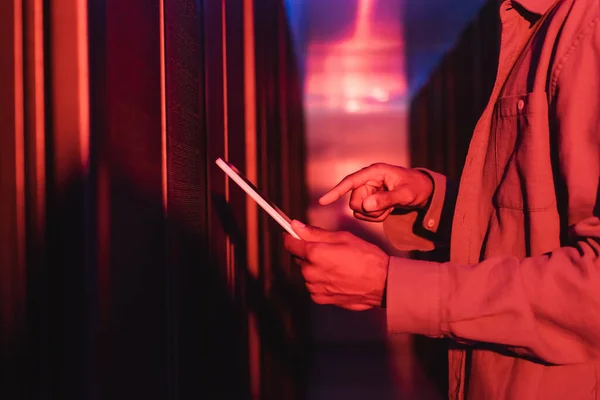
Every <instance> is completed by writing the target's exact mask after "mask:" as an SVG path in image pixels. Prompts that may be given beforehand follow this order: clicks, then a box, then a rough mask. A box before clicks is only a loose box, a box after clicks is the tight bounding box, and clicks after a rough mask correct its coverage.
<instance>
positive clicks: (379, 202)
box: [362, 191, 397, 212]
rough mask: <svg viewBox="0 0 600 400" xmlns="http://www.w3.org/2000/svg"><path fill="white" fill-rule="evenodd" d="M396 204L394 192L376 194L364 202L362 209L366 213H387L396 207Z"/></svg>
mask: <svg viewBox="0 0 600 400" xmlns="http://www.w3.org/2000/svg"><path fill="white" fill-rule="evenodd" d="M396 203H397V201H396V198H395V196H394V195H393V192H383V191H382V192H375V193H373V194H372V195H370V196H368V197H367V198H366V199H364V200H363V203H362V208H363V209H364V210H365V211H366V212H377V211H385V210H387V209H389V208H391V207H394V206H396V205H397V204H396Z"/></svg>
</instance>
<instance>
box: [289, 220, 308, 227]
mask: <svg viewBox="0 0 600 400" xmlns="http://www.w3.org/2000/svg"><path fill="white" fill-rule="evenodd" d="M292 223H294V224H296V225H297V226H298V228H304V227H305V226H306V225H304V224H303V223H302V222H300V221H298V220H297V219H295V220H293V221H292Z"/></svg>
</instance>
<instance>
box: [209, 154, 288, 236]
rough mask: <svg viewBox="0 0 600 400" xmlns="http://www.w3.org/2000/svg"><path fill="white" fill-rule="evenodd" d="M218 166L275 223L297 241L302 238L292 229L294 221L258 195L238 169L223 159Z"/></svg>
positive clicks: (218, 161) (218, 162)
mask: <svg viewBox="0 0 600 400" xmlns="http://www.w3.org/2000/svg"><path fill="white" fill-rule="evenodd" d="M215 162H216V164H217V165H218V166H219V167H220V168H221V169H222V170H223V171H224V172H225V173H226V174H227V175H228V176H229V177H230V178H231V179H232V180H233V181H234V182H235V183H237V184H238V186H239V187H241V188H242V189H243V190H244V192H246V194H248V196H250V197H252V199H254V201H256V202H257V203H258V205H259V206H261V207H262V208H263V210H265V211H266V212H267V213H268V214H269V215H270V216H271V217H273V219H274V220H275V221H277V222H278V223H279V225H281V226H282V227H283V229H285V230H286V231H287V232H288V233H289V234H290V235H292V236H293V237H295V238H296V239H300V237H299V236H298V235H297V234H296V232H294V230H293V229H292V220H291V219H290V218H289V217H288V216H287V215H285V213H284V212H283V211H281V210H280V209H279V208H278V207H277V206H276V205H275V204H273V202H272V201H270V200H268V199H267V198H265V197H263V196H261V195H260V194H259V193H258V189H257V188H256V186H254V185H253V184H252V182H250V181H249V180H248V179H247V178H246V177H245V176H244V175H243V174H242V173H241V172H240V171H239V170H238V169H237V168H236V167H234V166H233V165H232V164H230V163H228V162H226V161H223V160H222V159H221V158H219V159H217V161H215Z"/></svg>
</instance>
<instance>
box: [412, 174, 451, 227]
mask: <svg viewBox="0 0 600 400" xmlns="http://www.w3.org/2000/svg"><path fill="white" fill-rule="evenodd" d="M415 170H417V171H421V172H423V173H425V174H427V175H428V176H429V177H430V178H431V180H432V181H433V194H432V196H431V200H430V201H429V206H428V207H427V209H426V211H425V215H424V216H423V220H422V221H421V227H422V228H423V229H425V230H427V231H429V232H431V233H438V230H439V227H440V221H441V220H442V212H443V210H444V203H445V201H446V191H447V183H448V182H447V178H446V176H444V175H442V174H438V173H437V172H433V171H430V170H428V169H426V168H415Z"/></svg>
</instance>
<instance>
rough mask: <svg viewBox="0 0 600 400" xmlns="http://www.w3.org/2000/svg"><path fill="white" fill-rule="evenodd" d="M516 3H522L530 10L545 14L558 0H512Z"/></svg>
mask: <svg viewBox="0 0 600 400" xmlns="http://www.w3.org/2000/svg"><path fill="white" fill-rule="evenodd" d="M512 1H513V2H514V3H518V4H520V5H521V6H522V7H523V8H525V9H527V10H528V11H530V12H532V13H535V14H538V15H544V14H545V13H546V11H548V9H549V8H550V7H551V6H552V5H553V4H554V3H555V2H556V0H512Z"/></svg>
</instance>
